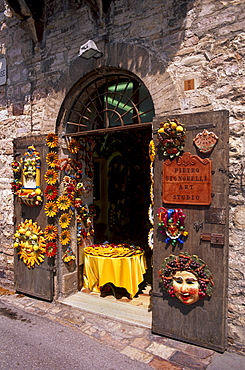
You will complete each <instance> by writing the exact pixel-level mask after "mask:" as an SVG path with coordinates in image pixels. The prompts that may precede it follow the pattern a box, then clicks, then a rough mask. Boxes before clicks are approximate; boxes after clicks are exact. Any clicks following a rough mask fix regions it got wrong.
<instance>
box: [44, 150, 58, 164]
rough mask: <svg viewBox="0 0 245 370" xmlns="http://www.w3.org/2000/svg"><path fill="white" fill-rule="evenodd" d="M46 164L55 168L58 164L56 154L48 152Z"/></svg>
mask: <svg viewBox="0 0 245 370" xmlns="http://www.w3.org/2000/svg"><path fill="white" fill-rule="evenodd" d="M46 162H47V164H48V165H49V167H55V166H56V164H57V162H58V154H57V153H55V152H53V151H52V152H49V153H48V154H47V155H46Z"/></svg>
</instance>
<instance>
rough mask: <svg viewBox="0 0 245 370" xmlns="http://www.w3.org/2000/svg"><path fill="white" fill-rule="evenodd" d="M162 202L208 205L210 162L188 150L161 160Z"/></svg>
mask: <svg viewBox="0 0 245 370" xmlns="http://www.w3.org/2000/svg"><path fill="white" fill-rule="evenodd" d="M162 184H163V195H162V200H163V202H164V203H171V204H172V203H173V204H195V205H209V204H210V203H211V193H212V162H211V160H210V159H208V158H205V159H202V158H200V157H199V156H197V155H192V154H191V153H189V152H186V153H184V154H183V155H182V156H181V157H178V158H175V159H173V160H169V159H168V160H166V161H164V162H163V181H162Z"/></svg>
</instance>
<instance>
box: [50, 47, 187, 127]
mask: <svg viewBox="0 0 245 370" xmlns="http://www.w3.org/2000/svg"><path fill="white" fill-rule="evenodd" d="M98 47H99V49H100V50H102V51H103V57H102V58H100V59H97V60H94V59H89V60H85V59H83V58H81V57H77V58H75V59H74V60H73V61H72V62H71V64H70V65H69V67H68V68H67V70H66V71H65V72H64V73H63V74H62V75H61V76H60V78H59V80H58V81H55V82H51V85H52V86H51V88H50V90H51V91H52V92H51V93H50V94H49V96H48V98H47V105H46V108H45V115H44V116H45V121H46V122H47V124H45V123H44V127H43V130H44V131H45V129H46V131H50V126H53V128H55V125H56V127H59V126H60V123H61V124H62V120H63V117H64V114H65V111H66V107H67V106H68V105H69V103H70V99H71V97H72V96H73V93H74V91H75V90H76V89H77V88H79V84H80V81H82V78H83V77H84V76H85V75H86V77H87V78H92V76H93V71H99V70H100V69H103V67H112V68H113V67H116V68H121V69H123V70H127V71H128V72H129V73H133V74H135V75H136V76H137V77H138V78H140V79H141V80H142V82H143V83H144V85H145V86H146V88H147V89H148V90H149V93H150V94H151V97H152V99H153V103H154V107H155V115H156V117H157V116H160V115H162V114H163V113H166V112H170V111H171V112H173V111H177V110H180V102H179V99H178V97H177V96H178V94H177V89H176V86H175V85H174V82H173V80H172V77H171V76H170V74H169V73H168V71H167V64H166V62H164V61H163V60H161V59H160V57H159V56H157V55H155V54H154V53H153V52H152V51H150V50H148V49H146V48H143V47H141V46H138V45H133V44H126V43H105V44H104V45H103V44H102V45H100V43H98ZM55 112H56V113H55Z"/></svg>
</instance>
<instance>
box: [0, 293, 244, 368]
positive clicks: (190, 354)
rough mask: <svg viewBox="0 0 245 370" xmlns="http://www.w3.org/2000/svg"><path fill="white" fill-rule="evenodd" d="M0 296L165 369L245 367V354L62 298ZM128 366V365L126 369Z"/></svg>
mask: <svg viewBox="0 0 245 370" xmlns="http://www.w3.org/2000/svg"><path fill="white" fill-rule="evenodd" d="M0 300H1V301H2V302H6V303H7V304H11V305H12V306H15V307H18V308H20V309H22V310H25V311H26V312H30V313H33V314H36V315H39V316H44V317H46V318H48V319H50V320H56V321H58V322H60V323H62V324H64V325H70V326H75V327H76V328H77V329H78V330H81V332H82V333H84V334H86V335H89V336H90V337H92V338H94V339H96V340H98V341H100V342H102V343H104V344H107V345H108V346H111V347H113V348H114V349H116V350H118V351H119V352H121V353H123V354H124V355H126V356H128V357H130V358H131V359H134V360H138V361H140V362H143V363H145V364H148V365H149V367H150V368H153V369H163V370H193V369H198V370H245V356H243V355H238V354H236V353H230V352H225V353H224V354H219V353H216V352H214V351H212V350H209V349H205V348H202V347H198V346H194V345H190V344H187V343H183V342H180V341H176V340H172V339H169V338H165V337H161V336H158V335H154V334H152V333H151V330H150V328H148V327H144V326H142V325H140V324H138V325H134V324H132V323H128V322H123V321H122V320H116V319H115V318H111V317H107V316H106V315H100V314H95V313H91V312H88V311H85V310H82V309H80V308H77V307H74V306H72V305H67V304H64V303H61V302H53V303H49V302H45V301H42V300H39V299H35V298H31V297H28V296H25V295H23V294H15V293H14V292H11V291H9V290H6V289H0ZM125 370H126V369H125Z"/></svg>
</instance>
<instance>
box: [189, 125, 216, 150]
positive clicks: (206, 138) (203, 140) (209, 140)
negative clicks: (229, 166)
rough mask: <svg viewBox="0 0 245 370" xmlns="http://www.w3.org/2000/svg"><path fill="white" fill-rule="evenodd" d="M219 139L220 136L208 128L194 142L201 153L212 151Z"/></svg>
mask: <svg viewBox="0 0 245 370" xmlns="http://www.w3.org/2000/svg"><path fill="white" fill-rule="evenodd" d="M218 140H219V138H218V136H217V135H215V133H214V132H210V131H207V130H203V132H200V133H199V134H197V135H196V137H195V138H194V139H193V141H194V144H195V145H196V147H197V149H198V150H199V152H201V153H210V152H211V151H212V150H213V148H214V146H215V145H216V143H217V141H218Z"/></svg>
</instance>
